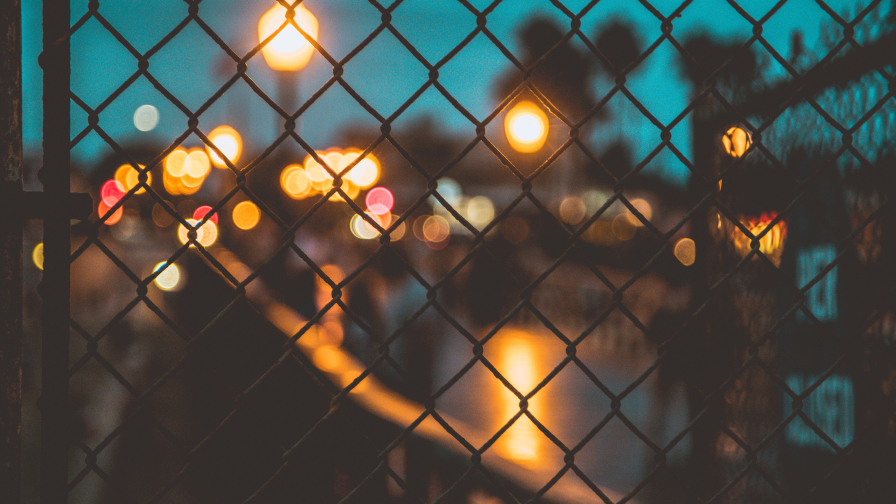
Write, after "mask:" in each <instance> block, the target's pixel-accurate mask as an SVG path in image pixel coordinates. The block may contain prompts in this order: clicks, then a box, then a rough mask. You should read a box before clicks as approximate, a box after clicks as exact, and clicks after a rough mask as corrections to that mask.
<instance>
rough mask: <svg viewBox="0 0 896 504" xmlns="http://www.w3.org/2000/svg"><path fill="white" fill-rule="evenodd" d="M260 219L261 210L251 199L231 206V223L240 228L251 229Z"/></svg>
mask: <svg viewBox="0 0 896 504" xmlns="http://www.w3.org/2000/svg"><path fill="white" fill-rule="evenodd" d="M260 219H261V212H260V211H259V210H258V207H257V206H255V203H252V202H251V201H241V202H239V203H237V204H236V206H235V207H233V224H234V225H235V226H236V227H238V228H240V229H252V228H254V227H255V226H256V225H257V224H258V221H259V220H260Z"/></svg>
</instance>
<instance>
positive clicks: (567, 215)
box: [560, 196, 586, 224]
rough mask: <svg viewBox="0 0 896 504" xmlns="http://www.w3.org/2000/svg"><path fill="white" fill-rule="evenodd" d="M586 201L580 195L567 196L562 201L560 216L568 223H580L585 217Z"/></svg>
mask: <svg viewBox="0 0 896 504" xmlns="http://www.w3.org/2000/svg"><path fill="white" fill-rule="evenodd" d="M585 210H586V209H585V202H584V201H582V198H579V197H578V196H567V197H565V198H563V201H562V202H561V203H560V218H561V219H563V221H564V222H566V223H568V224H578V223H579V222H581V221H582V219H584V218H585Z"/></svg>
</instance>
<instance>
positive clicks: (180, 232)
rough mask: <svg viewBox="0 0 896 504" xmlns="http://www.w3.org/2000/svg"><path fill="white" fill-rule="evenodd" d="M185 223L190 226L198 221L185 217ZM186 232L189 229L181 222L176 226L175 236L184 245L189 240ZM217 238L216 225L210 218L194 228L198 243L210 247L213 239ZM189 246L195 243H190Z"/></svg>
mask: <svg viewBox="0 0 896 504" xmlns="http://www.w3.org/2000/svg"><path fill="white" fill-rule="evenodd" d="M187 223H188V224H189V225H191V226H195V225H196V224H198V223H199V221H198V220H196V219H187ZM188 232H189V230H188V229H187V228H186V227H185V226H184V225H183V224H181V225H180V226H179V227H178V228H177V237H178V239H180V242H181V243H183V244H184V245H186V244H187V242H188V241H189V238H188V237H187V233H188ZM217 239H218V226H216V225H215V223H214V222H212V221H211V220H208V221H206V222H205V224H203V225H202V226H201V227H200V228H199V229H197V230H196V241H197V242H199V244H200V245H202V246H203V247H210V246H211V245H212V244H214V243H215V240H217ZM190 246H191V247H193V246H195V245H193V244H192V243H191V244H190Z"/></svg>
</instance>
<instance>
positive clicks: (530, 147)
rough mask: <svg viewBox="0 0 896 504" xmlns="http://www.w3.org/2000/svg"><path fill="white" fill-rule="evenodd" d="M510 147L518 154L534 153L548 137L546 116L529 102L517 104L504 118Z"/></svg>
mask: <svg viewBox="0 0 896 504" xmlns="http://www.w3.org/2000/svg"><path fill="white" fill-rule="evenodd" d="M504 131H505V133H506V134H507V140H508V141H510V146H511V147H513V148H514V149H515V150H517V151H519V152H525V153H529V152H536V151H538V150H539V149H541V147H542V146H543V145H544V142H545V140H546V139H547V137H548V116H547V115H546V114H545V113H544V111H542V110H541V108H539V107H538V106H537V105H535V104H534V103H532V102H530V101H521V102H519V103H517V104H516V105H515V106H514V107H513V108H512V109H510V111H509V112H507V115H506V116H505V117H504Z"/></svg>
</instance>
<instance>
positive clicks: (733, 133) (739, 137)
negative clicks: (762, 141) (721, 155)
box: [722, 126, 753, 157]
mask: <svg viewBox="0 0 896 504" xmlns="http://www.w3.org/2000/svg"><path fill="white" fill-rule="evenodd" d="M751 143H753V142H752V137H751V136H750V132H748V131H747V130H745V129H743V128H739V127H737V126H733V127H731V128H729V129H728V131H726V132H725V135H724V136H723V137H722V145H723V146H724V147H725V152H727V153H728V155H729V156H732V157H741V156H743V155H744V152H746V151H747V149H749V148H750V144H751Z"/></svg>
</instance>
